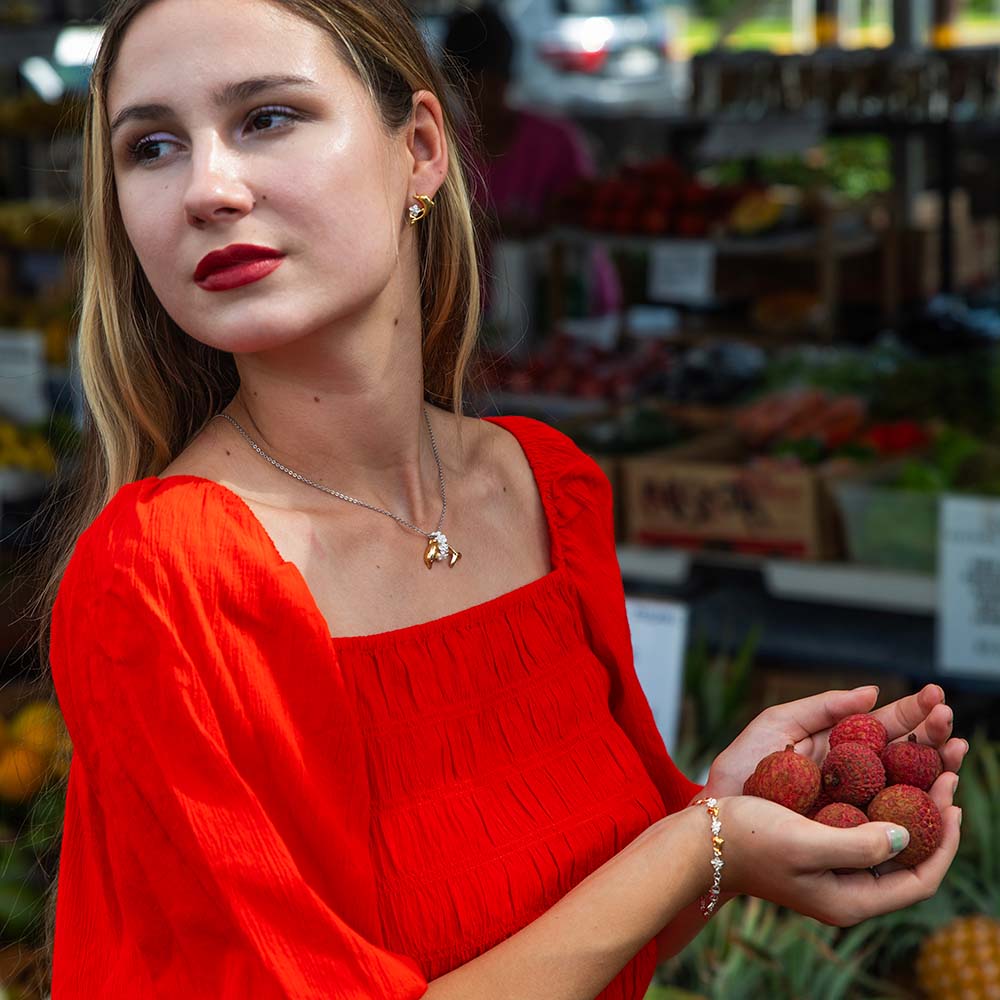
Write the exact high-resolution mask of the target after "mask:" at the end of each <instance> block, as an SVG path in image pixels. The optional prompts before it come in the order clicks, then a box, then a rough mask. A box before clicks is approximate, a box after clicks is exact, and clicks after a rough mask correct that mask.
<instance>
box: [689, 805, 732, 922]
mask: <svg viewBox="0 0 1000 1000" xmlns="http://www.w3.org/2000/svg"><path fill="white" fill-rule="evenodd" d="M693 804H694V805H696V806H705V808H706V809H707V810H708V815H709V816H711V817H712V870H713V871H714V872H715V877H714V878H713V879H712V888H711V889H709V890H708V892H706V893H705V895H704V896H702V897H701V915H702V916H703V917H704V918H705V919H706V920H707V919H708V918H709V917H710V916H711V915H712V913H713V912H714V911H715V907H716V905H717V904H718V902H719V892H720V886H721V885H722V869H723V866H724V865H725V861H723V859H722V845H723V844H724V843H725V840H723V839H722V836H721V834H722V822H721V821H720V819H719V802H718V800H717V799H698V801H697V802H695V803H693Z"/></svg>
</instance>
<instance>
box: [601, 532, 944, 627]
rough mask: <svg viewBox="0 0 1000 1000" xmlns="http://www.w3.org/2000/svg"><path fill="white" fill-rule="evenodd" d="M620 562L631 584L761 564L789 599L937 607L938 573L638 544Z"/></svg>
mask: <svg viewBox="0 0 1000 1000" xmlns="http://www.w3.org/2000/svg"><path fill="white" fill-rule="evenodd" d="M618 563H619V566H620V567H621V572H622V578H623V579H624V580H625V581H626V583H627V584H628V583H636V584H651V585H659V586H666V587H682V586H684V585H685V584H686V583H687V582H688V580H689V579H690V577H691V571H692V569H693V568H694V567H696V566H705V567H713V568H721V569H725V568H731V569H734V570H756V571H758V572H759V573H760V574H761V576H762V577H763V580H764V584H765V586H766V588H767V591H768V593H770V594H771V595H772V596H773V597H776V598H781V599H784V600H789V601H807V602H811V603H814V604H833V605H837V606H840V607H856V608H865V609H870V610H880V611H891V612H901V613H903V614H914V615H927V616H934V615H935V614H936V609H937V579H936V578H935V577H933V576H924V575H922V574H917V573H903V572H896V571H894V570H886V569H879V568H876V567H869V566H858V565H854V564H851V563H810V562H796V561H793V560H779V559H762V558H758V557H754V556H741V555H733V554H729V553H714V552H686V551H683V550H678V549H656V548H651V547H644V546H638V545H620V546H619V547H618Z"/></svg>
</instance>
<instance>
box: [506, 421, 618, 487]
mask: <svg viewBox="0 0 1000 1000" xmlns="http://www.w3.org/2000/svg"><path fill="white" fill-rule="evenodd" d="M486 419H487V420H488V421H489V422H490V423H493V424H497V425H499V426H500V427H502V428H504V429H505V430H506V431H508V432H509V433H510V434H512V435H513V436H514V437H515V438H516V439H517V441H518V443H519V444H520V446H521V449H522V450H523V451H524V453H525V455H526V456H527V458H528V462H529V464H530V465H531V467H532V470H533V471H534V473H535V476H536V478H537V479H538V481H539V484H540V485H541V484H542V483H543V482H544V483H553V484H555V483H558V484H560V485H562V486H566V485H568V484H571V483H573V482H582V483H584V484H586V483H587V482H590V483H594V482H597V483H600V482H601V481H602V480H603V481H604V483H607V482H608V479H607V476H606V475H605V474H604V472H603V470H602V469H601V467H600V466H599V465H598V464H597V462H596V461H595V460H594V459H593V458H592V457H591V456H590V455H588V454H587V453H586V452H585V451H584V450H583V449H582V448H580V446H579V445H578V444H577V443H576V442H575V441H574V440H573V439H572V438H571V437H570V436H569V435H568V434H566V433H564V432H563V431H561V430H559V429H558V428H556V427H553V426H552V425H551V424H548V423H545V421H543V420H538V419H536V418H534V417H523V416H502V417H489V418H486Z"/></svg>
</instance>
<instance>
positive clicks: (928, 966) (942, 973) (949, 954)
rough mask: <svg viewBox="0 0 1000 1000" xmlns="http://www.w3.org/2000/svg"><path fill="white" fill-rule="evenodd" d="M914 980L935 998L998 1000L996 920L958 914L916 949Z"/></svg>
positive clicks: (999, 959)
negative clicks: (915, 977)
mask: <svg viewBox="0 0 1000 1000" xmlns="http://www.w3.org/2000/svg"><path fill="white" fill-rule="evenodd" d="M917 979H918V981H919V983H920V986H921V988H922V989H923V991H924V992H925V993H926V994H927V995H928V996H929V997H934V998H935V1000H1000V920H997V919H996V918H995V917H988V916H985V915H983V914H979V915H977V916H973V917H958V918H957V919H956V920H953V921H952V922H951V923H950V924H946V925H945V926H944V927H942V928H941V929H940V930H939V931H935V932H934V933H933V934H932V935H931V936H930V937H929V938H927V940H926V941H925V942H924V943H923V945H922V946H921V948H920V954H919V956H918V957H917Z"/></svg>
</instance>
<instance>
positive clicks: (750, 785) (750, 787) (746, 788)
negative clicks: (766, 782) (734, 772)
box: [743, 771, 757, 795]
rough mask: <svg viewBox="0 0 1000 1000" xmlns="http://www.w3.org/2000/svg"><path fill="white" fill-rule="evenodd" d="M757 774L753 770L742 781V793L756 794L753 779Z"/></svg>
mask: <svg viewBox="0 0 1000 1000" xmlns="http://www.w3.org/2000/svg"><path fill="white" fill-rule="evenodd" d="M756 776H757V772H756V771H755V772H754V773H753V774H751V775H750V777H749V778H747V780H746V781H744V782H743V794H744V795H756V794H757V782H756V781H755V780H754V779H755V778H756Z"/></svg>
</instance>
